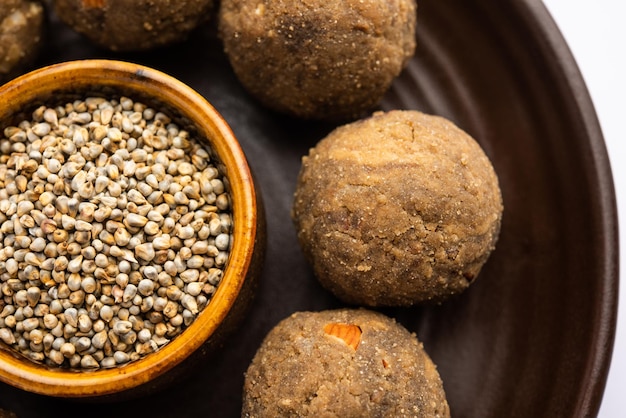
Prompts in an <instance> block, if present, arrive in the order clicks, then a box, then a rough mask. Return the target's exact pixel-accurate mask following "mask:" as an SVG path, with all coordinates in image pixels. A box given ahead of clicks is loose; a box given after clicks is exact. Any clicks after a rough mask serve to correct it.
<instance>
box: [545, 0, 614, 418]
mask: <svg viewBox="0 0 626 418" xmlns="http://www.w3.org/2000/svg"><path fill="white" fill-rule="evenodd" d="M544 3H545V5H546V6H547V7H548V10H549V11H550V14H551V15H552V17H553V18H554V20H555V21H556V23H557V25H558V26H559V28H560V30H561V33H562V34H563V36H564V37H565V40H566V41H567V43H568V45H569V47H570V49H571V50H572V52H573V54H574V57H575V59H576V62H577V64H578V67H579V68H580V70H581V73H582V75H583V78H584V79H585V83H586V85H587V88H588V89H589V93H590V94H591V99H592V100H593V103H594V106H595V108H596V112H597V114H598V118H599V120H600V125H601V126H602V130H603V133H604V139H605V142H606V146H607V149H608V152H609V158H610V160H611V167H612V170H613V180H614V182H615V188H616V193H617V206H618V217H619V222H620V224H621V225H620V226H621V228H620V246H621V254H620V267H621V268H620V270H621V271H622V272H621V275H620V276H621V277H622V278H624V277H626V135H625V134H624V133H625V132H626V21H625V18H626V2H625V1H624V0H544ZM619 308H620V309H619V311H618V312H619V313H618V320H617V322H618V323H617V336H616V339H615V346H614V348H613V359H612V362H611V369H610V370H609V378H608V382H607V386H606V390H605V392H604V398H603V401H602V405H601V407H600V413H599V415H598V416H599V417H600V418H624V417H626V281H622V282H621V283H620V305H619Z"/></svg>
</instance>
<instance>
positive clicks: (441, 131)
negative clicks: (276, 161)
mask: <svg viewBox="0 0 626 418" xmlns="http://www.w3.org/2000/svg"><path fill="white" fill-rule="evenodd" d="M502 212H503V203H502V195H501V191H500V187H499V183H498V178H497V175H496V172H495V170H494V168H493V166H492V164H491V161H490V160H489V158H488V157H487V155H486V154H485V152H484V151H483V149H482V148H481V147H480V145H479V144H478V143H477V142H476V140H474V139H473V138H472V137H471V136H470V135H469V134H467V133H466V132H464V131H463V130H461V129H460V128H458V127H457V126H456V125H455V124H453V123H452V122H451V121H450V120H448V119H445V118H442V117H439V116H433V115H427V114H424V113H422V112H419V111H416V110H392V111H389V112H382V111H381V112H375V113H374V114H373V115H371V116H370V117H368V118H365V119H361V120H358V121H355V122H352V123H349V124H345V125H342V126H340V127H338V128H336V129H335V130H333V131H332V132H331V133H330V134H328V136H326V137H325V138H324V139H322V140H321V141H320V142H319V143H317V145H315V147H313V148H312V149H310V151H309V154H308V156H304V157H303V159H302V167H301V169H300V173H299V175H298V179H297V184H296V190H295V193H294V199H293V206H292V212H291V214H292V218H293V222H294V225H295V228H296V231H297V236H298V240H299V243H300V245H301V247H302V250H303V253H304V254H305V256H306V257H307V259H308V261H309V262H310V263H311V265H312V268H313V271H314V273H315V276H316V277H317V279H318V280H319V281H320V283H321V284H322V285H323V286H324V287H325V288H327V289H328V290H330V291H331V292H332V293H334V294H335V296H337V297H338V298H340V299H341V300H343V301H345V302H347V303H352V304H359V305H366V306H410V305H413V304H416V303H421V302H427V301H430V302H433V303H434V302H441V301H443V300H445V299H447V298H449V297H450V296H452V295H456V294H459V293H461V292H462V291H464V290H465V289H466V288H467V287H468V286H469V285H470V284H471V283H472V282H474V280H475V279H476V277H477V276H478V274H479V271H480V270H481V268H482V266H483V265H484V263H485V262H486V261H487V259H488V257H489V255H490V254H491V252H492V251H493V250H494V248H495V245H496V242H497V239H498V236H499V232H500V224H501V219H502Z"/></svg>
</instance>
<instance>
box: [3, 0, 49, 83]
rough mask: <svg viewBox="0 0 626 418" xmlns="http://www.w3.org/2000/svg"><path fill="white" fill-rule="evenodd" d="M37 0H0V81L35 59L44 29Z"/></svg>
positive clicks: (42, 15) (41, 9)
mask: <svg viewBox="0 0 626 418" xmlns="http://www.w3.org/2000/svg"><path fill="white" fill-rule="evenodd" d="M45 24H46V19H45V11H44V7H43V5H42V4H41V2H39V1H29V0H2V1H0V82H5V81H8V80H9V79H10V78H12V77H14V76H17V75H19V74H20V73H21V72H22V71H24V70H26V69H27V67H28V66H29V65H30V64H31V63H32V62H33V61H34V60H35V58H36V57H37V54H38V52H39V50H40V46H41V42H42V37H43V31H44V30H45Z"/></svg>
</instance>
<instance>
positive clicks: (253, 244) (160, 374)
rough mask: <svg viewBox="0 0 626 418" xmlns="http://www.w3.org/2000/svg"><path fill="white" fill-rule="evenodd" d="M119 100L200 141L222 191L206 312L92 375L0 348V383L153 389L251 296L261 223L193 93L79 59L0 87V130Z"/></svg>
mask: <svg viewBox="0 0 626 418" xmlns="http://www.w3.org/2000/svg"><path fill="white" fill-rule="evenodd" d="M115 94H117V95H125V96H127V97H130V98H132V99H133V100H135V101H142V102H143V103H144V104H146V105H149V106H152V107H153V108H154V109H155V110H160V109H165V110H167V113H168V114H169V115H170V116H171V117H172V118H173V119H174V120H175V121H176V122H177V123H178V124H179V125H180V126H182V127H184V128H185V129H187V130H189V131H190V132H191V133H192V134H194V133H195V136H197V137H199V138H203V139H204V138H208V142H209V143H210V147H211V149H212V150H213V151H214V153H215V154H216V159H217V160H218V167H219V168H220V169H221V170H223V172H222V174H223V175H225V176H226V177H227V179H228V183H229V185H230V189H229V192H230V193H229V194H230V197H231V202H232V203H231V207H232V219H233V232H232V236H233V239H232V249H231V251H230V258H229V261H228V264H227V267H226V268H225V271H224V276H223V279H222V281H221V283H220V284H219V286H218V288H217V291H216V292H215V294H214V295H213V297H212V299H211V300H210V302H209V303H208V305H207V306H206V307H205V308H204V309H203V310H202V311H201V312H200V313H199V314H198V316H197V318H196V319H195V320H194V321H193V322H192V323H191V324H190V325H189V327H188V328H186V329H185V330H184V331H183V332H182V333H181V334H179V335H178V336H177V337H175V338H174V339H172V340H171V341H170V342H169V343H168V344H166V345H164V346H163V347H162V348H161V349H159V350H158V351H156V352H154V353H151V354H148V355H147V356H145V357H143V358H141V359H139V360H136V361H134V362H130V363H127V364H126V365H123V366H119V367H115V368H111V369H98V370H94V371H76V370H68V369H60V368H50V367H47V366H43V365H40V364H37V363H35V362H33V361H31V360H28V359H26V358H24V357H23V356H21V355H19V354H17V351H16V350H13V349H11V348H9V347H7V346H6V345H2V347H0V380H1V381H3V382H6V383H8V384H11V385H13V386H15V387H17V388H20V389H23V390H26V391H29V392H33V393H38V394H43V395H50V396H55V397H71V398H96V399H98V398H100V399H103V398H105V399H106V398H116V397H125V396H130V395H135V394H144V393H146V392H148V391H152V390H154V389H155V388H161V387H162V386H164V385H167V384H168V383H171V382H172V381H175V380H177V378H178V377H179V376H180V375H181V374H183V373H184V371H185V370H187V369H189V368H190V367H193V365H194V364H196V362H197V361H200V360H201V359H202V358H203V357H205V354H207V353H209V352H211V351H212V349H213V348H215V347H216V346H217V345H218V344H220V343H222V342H223V341H224V337H225V336H227V335H228V334H229V332H230V331H231V330H232V329H233V328H234V327H236V325H237V323H238V321H239V319H241V318H242V316H243V315H244V314H245V312H246V308H247V307H248V306H249V303H250V301H251V299H252V297H253V294H254V288H255V283H256V281H257V277H258V276H259V274H260V270H261V266H262V262H263V257H264V252H265V229H264V228H265V220H264V215H263V211H262V205H261V201H260V197H259V195H258V194H257V192H256V190H255V185H254V181H253V177H252V175H251V172H250V169H249V166H248V163H247V161H246V158H245V155H244V153H243V151H242V149H241V148H240V145H239V143H238V141H237V139H236V138H235V136H234V135H233V133H232V131H231V129H230V127H229V126H228V124H227V123H226V122H225V120H224V119H223V118H222V116H221V115H220V114H219V113H218V112H217V111H216V110H215V109H214V108H213V107H212V106H211V105H210V104H209V103H208V102H207V101H206V100H205V99H204V98H203V97H202V96H201V95H200V94H198V93H197V92H195V91H194V90H192V89H191V88H190V87H188V86H186V85H185V84H183V83H182V82H180V81H178V80H176V79H174V78H172V77H170V76H168V75H166V74H163V73H162V72H159V71H157V70H154V69H151V68H147V67H144V66H141V65H136V64H132V63H127V62H119V61H110V60H83V61H72V62H66V63H61V64H55V65H51V66H48V67H44V68H41V69H38V70H35V71H33V72H31V73H29V74H26V75H24V76H22V77H19V78H17V79H14V80H13V81H11V82H9V83H7V84H6V85H4V86H2V87H1V88H0V97H2V101H1V102H0V128H2V129H4V127H6V126H8V125H10V124H14V123H16V122H19V121H21V120H24V119H26V120H30V115H31V113H32V111H33V110H34V109H35V108H36V107H37V106H38V105H41V104H47V105H61V104H64V103H67V102H69V101H71V100H73V99H78V98H85V97H87V95H100V96H103V97H111V95H115Z"/></svg>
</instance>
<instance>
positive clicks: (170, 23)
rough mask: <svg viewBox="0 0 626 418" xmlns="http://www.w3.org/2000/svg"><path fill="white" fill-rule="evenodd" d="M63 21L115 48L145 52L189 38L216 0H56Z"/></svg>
mask: <svg viewBox="0 0 626 418" xmlns="http://www.w3.org/2000/svg"><path fill="white" fill-rule="evenodd" d="M53 1H54V3H53V4H54V10H55V12H56V14H57V15H58V16H59V18H60V19H61V21H63V22H64V23H65V24H67V25H68V26H69V27H71V28H72V29H73V30H75V31H76V32H78V33H80V34H82V35H84V36H86V37H87V38H88V39H89V40H91V41H92V42H93V43H94V44H96V45H98V46H100V47H102V48H106V49H109V50H112V51H144V50H150V49H154V48H158V47H162V46H165V45H170V44H173V43H175V42H180V41H183V40H185V39H186V38H187V37H188V36H189V34H190V33H191V31H192V30H194V29H196V28H197V27H198V26H199V25H200V24H202V23H203V22H204V21H206V20H207V19H208V18H209V13H210V12H211V10H212V8H213V4H214V3H213V0H178V1H172V0H53Z"/></svg>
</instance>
